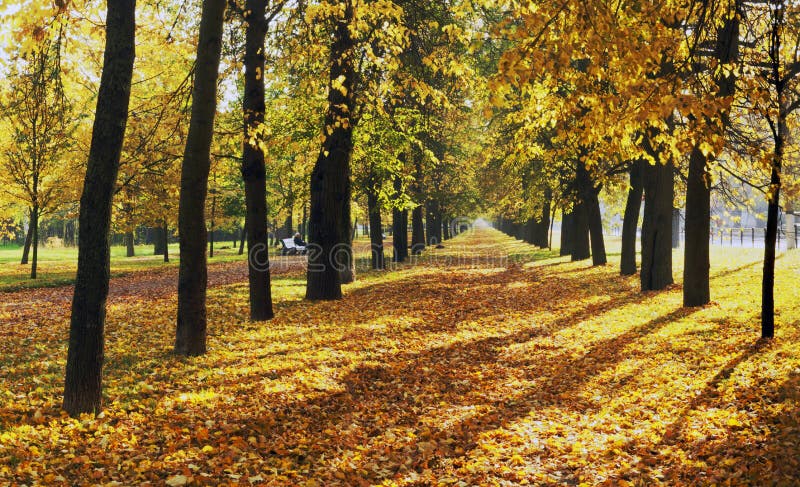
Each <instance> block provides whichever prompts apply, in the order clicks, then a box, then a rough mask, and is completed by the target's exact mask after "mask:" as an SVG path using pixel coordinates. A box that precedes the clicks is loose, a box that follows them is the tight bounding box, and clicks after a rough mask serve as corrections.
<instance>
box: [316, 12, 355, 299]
mask: <svg viewBox="0 0 800 487" xmlns="http://www.w3.org/2000/svg"><path fill="white" fill-rule="evenodd" d="M342 13H343V16H342V17H341V18H338V19H337V20H336V26H335V29H334V33H333V42H332V45H331V51H330V64H331V69H330V83H329V85H328V109H327V112H326V114H325V140H324V142H323V146H322V148H321V150H320V153H319V156H318V158H317V162H316V164H315V166H314V170H313V172H312V173H311V212H310V213H311V214H310V221H309V230H310V232H309V242H310V244H311V246H312V248H311V249H310V253H309V256H308V273H307V276H308V277H307V285H306V299H311V300H321V299H326V300H330V299H340V298H341V297H342V272H343V271H345V270H346V266H348V265H349V263H348V261H347V255H346V254H347V249H346V248H345V247H346V246H347V245H348V243H349V236H350V235H349V234H350V157H351V155H352V151H353V126H352V122H351V119H350V117H351V115H352V113H353V108H354V93H353V88H354V84H355V75H356V73H355V69H354V67H353V45H354V43H353V39H352V38H351V34H350V23H351V22H352V20H353V14H354V12H353V5H352V3H351V2H349V1H348V2H346V3H345V6H344V10H343V12H342ZM336 85H340V86H341V89H338V88H337V87H336Z"/></svg>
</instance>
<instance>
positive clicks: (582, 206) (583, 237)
mask: <svg viewBox="0 0 800 487" xmlns="http://www.w3.org/2000/svg"><path fill="white" fill-rule="evenodd" d="M589 249H590V247H589V212H588V209H587V208H586V203H585V202H583V201H581V202H579V203H576V204H575V207H574V208H573V209H572V259H571V260H572V261H573V262H575V261H579V260H586V259H588V258H589V257H590V256H591V254H590V250H589Z"/></svg>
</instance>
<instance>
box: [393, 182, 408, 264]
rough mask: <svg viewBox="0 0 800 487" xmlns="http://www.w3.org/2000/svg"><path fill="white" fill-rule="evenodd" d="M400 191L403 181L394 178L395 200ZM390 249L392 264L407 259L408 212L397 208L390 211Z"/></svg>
mask: <svg viewBox="0 0 800 487" xmlns="http://www.w3.org/2000/svg"><path fill="white" fill-rule="evenodd" d="M402 191H403V180H402V178H401V177H400V176H395V178H394V194H395V198H399V197H400V194H401V193H402ZM392 247H393V248H394V255H393V257H392V259H393V260H394V262H405V261H406V259H408V210H400V209H397V208H394V209H393V210H392Z"/></svg>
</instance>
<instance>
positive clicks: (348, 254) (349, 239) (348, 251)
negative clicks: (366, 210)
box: [340, 185, 358, 284]
mask: <svg viewBox="0 0 800 487" xmlns="http://www.w3.org/2000/svg"><path fill="white" fill-rule="evenodd" d="M347 195H348V197H347V201H345V202H344V204H345V209H344V214H343V215H342V221H341V225H342V227H341V229H340V230H341V232H342V236H343V237H344V244H343V245H342V246H341V248H342V251H341V255H342V259H343V263H342V271H341V274H342V284H350V283H351V282H354V281H355V280H356V271H355V260H354V258H353V239H354V238H355V237H354V235H355V233H356V232H355V229H356V228H357V225H351V224H350V214H351V206H350V186H349V185H348V189H347ZM357 223H358V220H356V224H357Z"/></svg>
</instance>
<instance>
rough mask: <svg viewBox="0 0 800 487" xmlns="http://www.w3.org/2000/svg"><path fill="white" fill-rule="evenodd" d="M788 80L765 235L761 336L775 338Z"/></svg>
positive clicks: (778, 24) (777, 24)
mask: <svg viewBox="0 0 800 487" xmlns="http://www.w3.org/2000/svg"><path fill="white" fill-rule="evenodd" d="M775 15H779V16H780V17H778V18H777V19H773V25H772V27H773V34H772V38H771V39H772V44H771V45H770V50H771V51H772V52H773V53H774V54H773V59H774V60H773V66H772V77H773V79H774V80H780V79H781V78H780V76H781V73H780V71H779V68H780V66H779V65H778V59H779V54H778V53H780V49H781V44H780V40H781V34H780V32H781V29H782V28H783V24H784V18H783V15H784V14H783V10H780V11H778V13H776V14H775ZM784 90H785V84H784V83H783V82H776V83H775V91H776V92H777V96H778V114H777V117H778V119H777V123H776V126H777V127H776V131H775V132H774V140H775V149H774V150H775V154H774V159H773V161H772V171H771V175H770V187H769V193H768V198H769V199H768V205H767V229H766V235H765V237H764V273H763V277H762V280H761V337H762V338H773V337H774V336H775V295H774V293H775V252H776V248H775V247H776V243H777V237H778V216H779V212H780V196H781V170H782V168H783V158H784V150H785V147H784V146H785V144H786V138H787V137H788V136H789V135H790V133H789V128H788V126H787V121H786V119H787V117H788V109H787V105H788V102H787V100H786V95H785V94H784Z"/></svg>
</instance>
